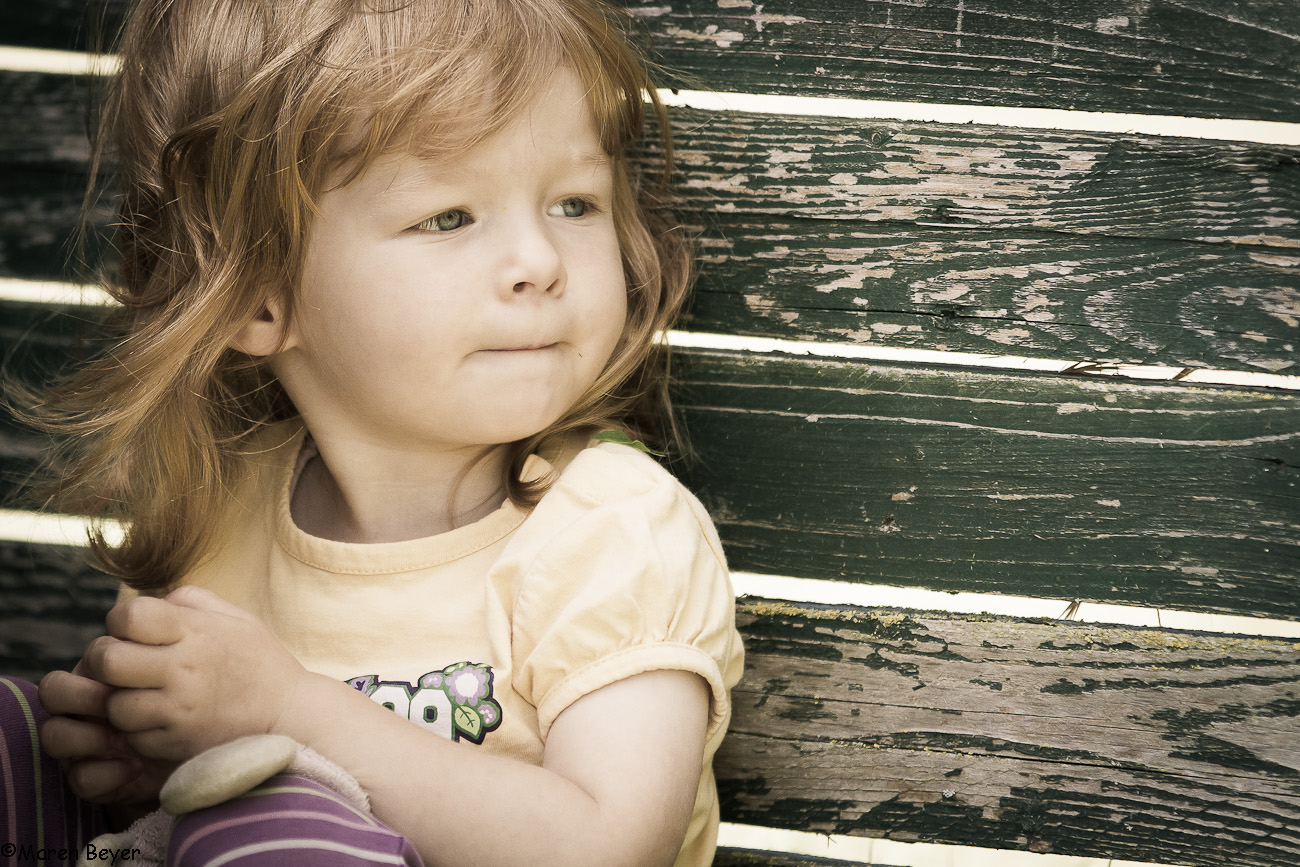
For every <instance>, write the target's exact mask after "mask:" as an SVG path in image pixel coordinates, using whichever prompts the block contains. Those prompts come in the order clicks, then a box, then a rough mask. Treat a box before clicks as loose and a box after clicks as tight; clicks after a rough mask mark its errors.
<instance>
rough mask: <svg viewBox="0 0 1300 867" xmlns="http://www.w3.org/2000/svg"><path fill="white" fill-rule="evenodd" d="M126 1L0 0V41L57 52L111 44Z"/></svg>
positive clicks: (96, 47)
mask: <svg viewBox="0 0 1300 867" xmlns="http://www.w3.org/2000/svg"><path fill="white" fill-rule="evenodd" d="M129 3H130V0H40V2H30V0H0V41H3V42H4V44H6V45H21V46H24V47H27V48H52V49H55V50H58V51H87V50H102V48H103V46H105V45H108V44H111V42H112V36H113V34H115V33H116V32H117V28H118V27H120V26H121V22H122V18H123V16H124V14H125V12H126V8H127V6H128V4H129Z"/></svg>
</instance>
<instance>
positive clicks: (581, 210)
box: [274, 70, 627, 448]
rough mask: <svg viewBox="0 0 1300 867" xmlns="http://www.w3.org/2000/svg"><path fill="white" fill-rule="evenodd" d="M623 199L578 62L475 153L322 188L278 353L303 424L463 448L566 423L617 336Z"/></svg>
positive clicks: (389, 165) (404, 162) (387, 440)
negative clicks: (616, 192) (618, 199)
mask: <svg viewBox="0 0 1300 867" xmlns="http://www.w3.org/2000/svg"><path fill="white" fill-rule="evenodd" d="M612 196H613V169H612V164H611V161H610V159H609V157H608V155H607V154H606V153H605V152H604V150H603V149H602V148H601V146H600V139H599V136H598V135H597V131H596V128H595V124H594V122H593V120H592V116H591V112H590V110H589V108H588V107H587V103H586V100H585V99H584V91H583V88H582V86H581V84H580V82H579V79H578V78H577V76H576V75H574V74H573V73H572V72H570V71H568V70H561V71H560V72H558V73H557V74H556V75H555V76H554V78H553V81H552V83H551V85H550V86H549V88H548V89H547V90H546V91H545V92H544V93H543V94H542V95H541V97H540V98H539V99H538V100H537V101H536V102H535V103H534V104H533V105H532V107H531V109H530V110H529V111H528V112H527V113H526V114H524V115H522V116H521V117H519V118H518V119H517V120H516V121H515V122H514V123H512V124H510V125H509V126H507V127H505V128H504V129H503V130H502V131H501V132H500V133H498V134H496V135H495V136H493V137H491V138H489V139H487V140H486V141H484V142H483V143H482V144H480V145H478V146H476V147H474V148H473V149H472V150H471V151H470V152H469V153H468V154H467V155H465V156H464V157H460V158H457V159H453V160H450V161H437V162H429V161H424V160H420V159H417V158H415V157H411V156H392V157H384V158H381V159H379V160H378V161H376V162H375V163H374V164H372V165H371V166H370V167H369V168H368V169H367V170H366V171H365V172H364V173H362V174H361V175H360V176H359V177H357V178H356V179H355V180H354V181H352V182H351V183H349V184H347V185H346V186H344V187H340V188H338V189H334V190H331V191H329V192H326V193H325V194H324V195H323V196H321V199H320V214H319V217H318V218H317V220H316V221H315V223H314V225H313V226H312V229H311V234H310V236H309V239H308V248H307V255H306V260H305V262H304V269H303V279H302V286H301V291H300V293H299V295H298V300H297V302H296V305H295V310H294V314H293V317H292V320H291V321H290V322H289V323H288V326H287V329H288V330H287V340H286V343H285V346H284V350H283V351H282V352H281V353H280V354H279V356H278V357H277V358H276V359H275V362H274V364H275V370H276V373H277V375H278V376H279V377H280V379H281V381H282V382H283V383H284V385H285V388H286V390H287V391H288V392H289V394H290V396H291V397H292V398H293V400H294V402H295V404H296V405H297V407H298V409H299V410H300V411H301V412H302V414H303V417H304V419H305V420H306V422H307V425H308V427H309V428H310V429H311V430H312V431H313V432H318V431H322V430H323V426H333V430H335V431H337V432H339V433H342V434H343V435H345V436H349V437H363V438H364V439H365V440H366V441H368V442H371V443H374V444H378V445H383V446H386V447H398V448H407V447H415V448H431V447H432V448H461V447H464V446H482V445H493V444H500V443H506V442H511V441H514V440H517V439H521V438H523V437H526V436H529V435H532V434H534V433H537V432H538V431H541V430H543V429H544V428H546V427H547V426H548V425H550V424H551V423H553V422H554V421H556V420H557V419H559V418H560V416H561V415H563V414H564V413H565V412H566V411H567V410H568V409H569V408H570V407H571V406H573V404H574V403H575V402H576V401H577V400H578V398H579V397H580V396H581V395H582V394H583V392H584V391H585V390H586V389H587V388H588V387H589V386H590V385H591V384H592V383H593V382H594V381H595V379H596V377H597V376H598V375H599V374H600V372H601V371H602V369H603V368H604V366H605V364H606V362H607V361H608V360H609V358H610V355H611V354H612V352H613V350H614V348H615V345H616V344H617V343H618V340H619V337H620V335H621V334H622V332H623V325H624V320H625V318H626V313H627V294H626V287H625V283H624V276H623V266H622V260H621V256H620V253H619V245H618V241H617V239H616V236H615V230H614V222H613V217H612V209H613V202H612ZM318 435H319V434H318Z"/></svg>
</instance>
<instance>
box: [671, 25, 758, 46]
mask: <svg viewBox="0 0 1300 867" xmlns="http://www.w3.org/2000/svg"><path fill="white" fill-rule="evenodd" d="M668 35H669V36H671V37H673V38H674V39H685V40H690V41H692V42H712V43H713V44H714V45H716V46H718V47H719V48H730V47H731V46H732V45H735V44H736V43H737V42H744V41H745V36H744V34H743V33H737V32H736V31H735V30H719V29H718V25H716V24H710V25H709V26H708V27H705V28H704V32H703V33H695V32H693V31H690V30H683V29H682V28H680V27H670V28H668Z"/></svg>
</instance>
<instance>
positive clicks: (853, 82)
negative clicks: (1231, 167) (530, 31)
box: [623, 0, 1300, 122]
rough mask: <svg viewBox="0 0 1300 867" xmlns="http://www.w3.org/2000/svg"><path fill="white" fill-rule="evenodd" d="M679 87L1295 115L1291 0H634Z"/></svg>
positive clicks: (1297, 50) (1299, 22)
mask: <svg viewBox="0 0 1300 867" xmlns="http://www.w3.org/2000/svg"><path fill="white" fill-rule="evenodd" d="M623 5H624V6H627V7H628V8H629V9H630V10H632V11H633V12H634V13H635V14H636V15H637V16H638V18H639V19H640V20H641V21H642V22H644V26H645V28H646V30H647V31H648V35H649V37H650V39H651V40H652V42H653V45H654V47H655V49H656V53H657V57H658V59H659V61H660V62H661V63H662V64H663V65H664V66H666V67H667V68H668V70H670V71H671V72H672V73H675V75H672V76H671V79H672V81H673V83H674V84H675V85H680V86H682V87H688V88H692V89H711V90H720V91H728V90H730V91H740V92H749V93H781V94H787V93H793V94H799V95H818V96H842V97H854V98H859V99H886V100H900V101H904V102H942V103H957V104H978V105H1014V106H1039V107H1047V108H1066V109H1077V110H1082V111H1117V112H1136V113H1146V114H1175V115H1188V116H1192V117H1241V118H1256V119H1263V120H1279V121H1288V122H1294V121H1295V120H1296V115H1295V105H1296V103H1297V102H1298V101H1300V8H1297V7H1296V5H1295V4H1294V3H1290V2H1287V0H1245V2H1233V3H1231V4H1225V3H1222V2H1219V0H1071V2H1069V3H1025V2H1023V0H935V2H914V0H858V2H852V3H848V2H844V0H764V2H762V3H758V2H752V0H672V2H666V0H624V2H623Z"/></svg>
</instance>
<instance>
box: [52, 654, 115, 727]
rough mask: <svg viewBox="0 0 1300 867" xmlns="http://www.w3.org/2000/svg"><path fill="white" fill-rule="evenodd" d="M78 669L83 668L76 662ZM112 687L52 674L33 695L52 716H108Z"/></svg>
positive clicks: (78, 677) (75, 675)
mask: <svg viewBox="0 0 1300 867" xmlns="http://www.w3.org/2000/svg"><path fill="white" fill-rule="evenodd" d="M78 668H79V669H81V670H82V671H84V670H85V669H84V667H83V666H82V665H81V664H80V663H78ZM112 692H113V688H112V687H111V686H109V685H107V684H104V683H100V682H99V681H97V680H92V679H91V678H89V677H82V676H80V675H78V674H72V673H70V672H66V671H52V672H50V673H49V674H47V675H45V677H43V678H42V679H41V683H40V686H38V687H37V689H36V696H37V698H39V699H40V702H41V706H42V707H44V708H45V709H46V710H47V711H49V712H50V714H52V715H55V716H67V715H76V716H97V717H103V716H106V715H107V713H108V712H107V710H106V702H107V701H108V696H109V695H110V694H111V693H112Z"/></svg>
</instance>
